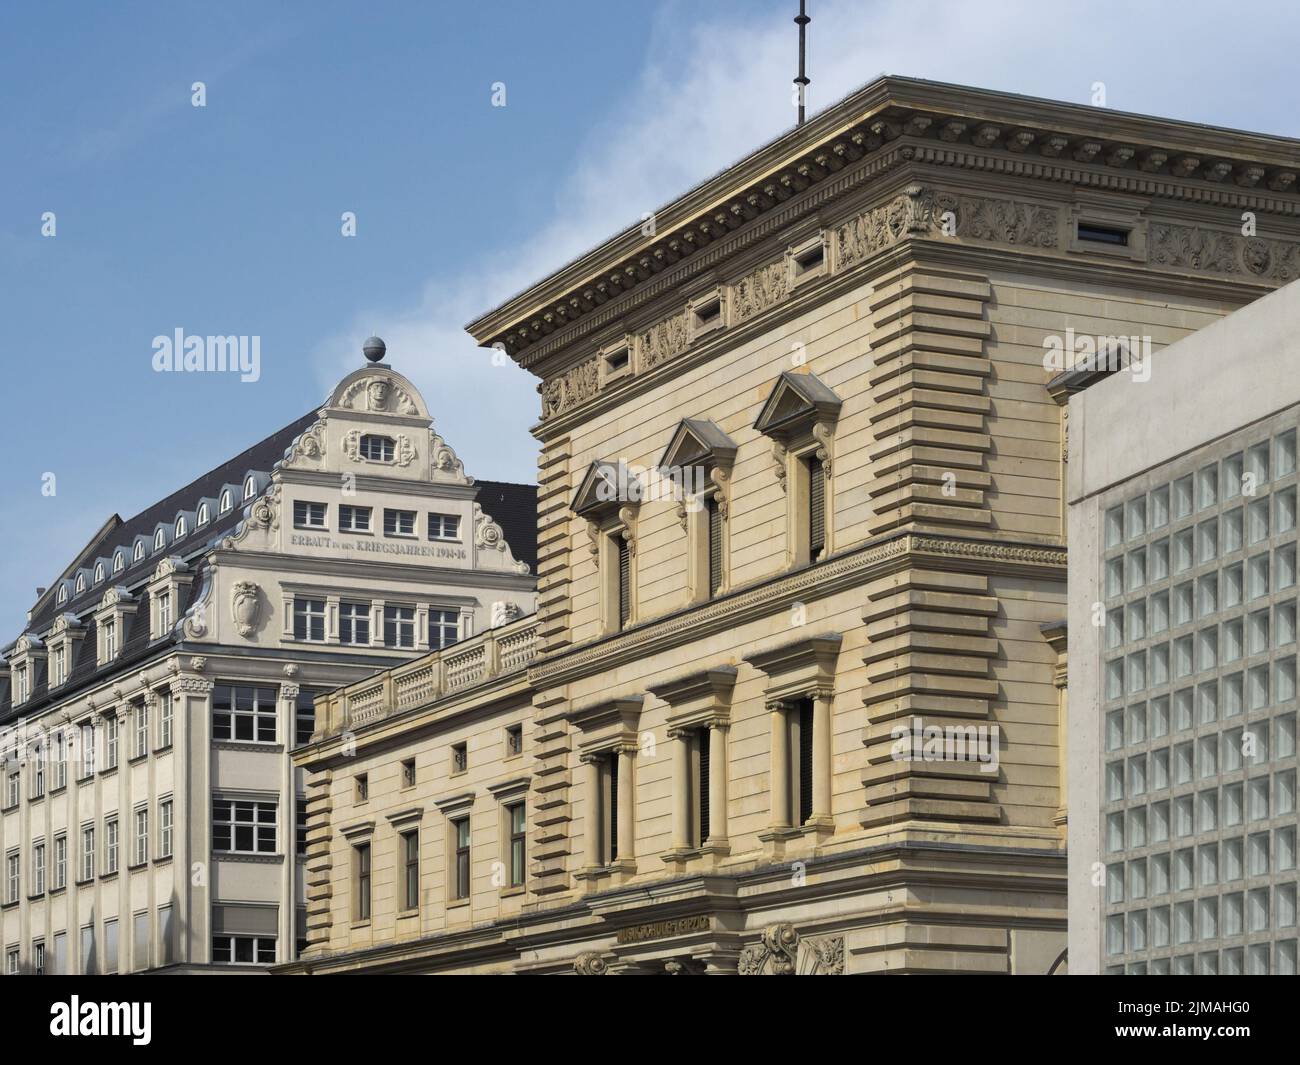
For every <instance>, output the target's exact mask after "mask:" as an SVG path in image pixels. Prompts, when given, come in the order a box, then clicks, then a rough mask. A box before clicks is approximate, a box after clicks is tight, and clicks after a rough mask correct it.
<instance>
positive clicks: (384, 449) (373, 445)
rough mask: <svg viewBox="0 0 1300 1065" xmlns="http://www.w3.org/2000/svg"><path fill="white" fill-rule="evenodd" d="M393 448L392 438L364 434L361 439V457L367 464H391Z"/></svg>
mask: <svg viewBox="0 0 1300 1065" xmlns="http://www.w3.org/2000/svg"><path fill="white" fill-rule="evenodd" d="M394 447H395V443H394V441H393V438H392V437H389V436H376V435H375V434H374V433H366V435H365V436H363V437H362V438H361V457H362V458H363V459H366V460H367V461H369V462H392V461H393V450H394Z"/></svg>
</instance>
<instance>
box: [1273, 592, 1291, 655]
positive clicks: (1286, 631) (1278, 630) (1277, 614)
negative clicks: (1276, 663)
mask: <svg viewBox="0 0 1300 1065" xmlns="http://www.w3.org/2000/svg"><path fill="white" fill-rule="evenodd" d="M1295 613H1296V604H1295V603H1294V602H1292V603H1278V605H1277V606H1275V607H1274V608H1273V646H1274V647H1288V646H1290V645H1291V644H1293V643H1295Z"/></svg>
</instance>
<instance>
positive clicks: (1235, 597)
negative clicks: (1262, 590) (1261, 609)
mask: <svg viewBox="0 0 1300 1065" xmlns="http://www.w3.org/2000/svg"><path fill="white" fill-rule="evenodd" d="M1245 572H1246V571H1245V567H1244V566H1243V565H1242V564H1241V563H1240V562H1238V563H1235V564H1234V565H1231V566H1224V567H1223V594H1222V596H1221V597H1220V598H1221V600H1222V605H1221V606H1220V608H1219V609H1221V610H1228V609H1229V608H1231V607H1234V606H1240V605H1241V604H1242V603H1243V602H1245V600H1246V577H1245Z"/></svg>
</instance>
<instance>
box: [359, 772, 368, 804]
mask: <svg viewBox="0 0 1300 1065" xmlns="http://www.w3.org/2000/svg"><path fill="white" fill-rule="evenodd" d="M356 779H357V802H365V801H366V800H368V799H369V798H370V777H368V776H367V775H366V774H365V773H358V774H357V778H356Z"/></svg>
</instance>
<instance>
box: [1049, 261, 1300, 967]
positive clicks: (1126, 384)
mask: <svg viewBox="0 0 1300 1065" xmlns="http://www.w3.org/2000/svg"><path fill="white" fill-rule="evenodd" d="M1295 261H1296V260H1295V259H1294V257H1293V259H1292V262H1293V263H1294V262H1295ZM1292 276H1295V273H1294V271H1293V272H1292ZM1297 366H1300V282H1292V283H1291V284H1290V285H1288V286H1287V287H1285V288H1283V289H1281V290H1279V291H1278V292H1275V293H1273V294H1272V295H1270V296H1267V297H1265V298H1264V299H1261V300H1259V301H1258V302H1256V303H1253V304H1251V305H1250V306H1249V307H1246V308H1245V309H1243V310H1240V311H1238V312H1236V313H1235V314H1232V315H1230V316H1228V317H1227V318H1224V319H1222V320H1221V321H1219V322H1216V323H1214V324H1213V325H1210V326H1208V327H1207V328H1205V329H1203V330H1201V331H1200V332H1198V333H1196V334H1194V335H1193V336H1190V337H1188V338H1186V339H1184V340H1181V341H1179V342H1178V343H1176V344H1173V345H1171V346H1170V347H1168V348H1165V349H1164V350H1163V351H1160V352H1157V353H1155V354H1154V356H1153V357H1152V358H1151V360H1150V366H1149V375H1148V374H1147V373H1145V372H1144V373H1141V374H1133V373H1131V372H1127V371H1121V372H1118V373H1113V374H1110V375H1108V376H1107V377H1106V378H1105V379H1101V380H1096V381H1095V382H1093V383H1091V384H1090V387H1088V389H1087V390H1086V391H1081V392H1078V393H1076V394H1074V395H1073V396H1071V398H1070V399H1069V411H1070V463H1069V467H1070V479H1069V501H1070V623H1069V630H1070V668H1069V689H1070V706H1071V713H1070V736H1069V750H1070V758H1069V766H1070V833H1069V855H1070V859H1069V860H1070V965H1071V970H1072V971H1073V972H1088V973H1096V972H1105V973H1175V974H1190V973H1198V974H1199V973H1227V974H1239V973H1247V974H1267V973H1277V974H1290V975H1295V974H1296V973H1297V971H1298V969H1297V940H1298V939H1300V928H1297V922H1296V888H1297V871H1296V827H1297V812H1296V771H1297V763H1296V607H1297V585H1296V490H1297V482H1296V433H1297V428H1298V427H1300V379H1297V375H1296V368H1297Z"/></svg>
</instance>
